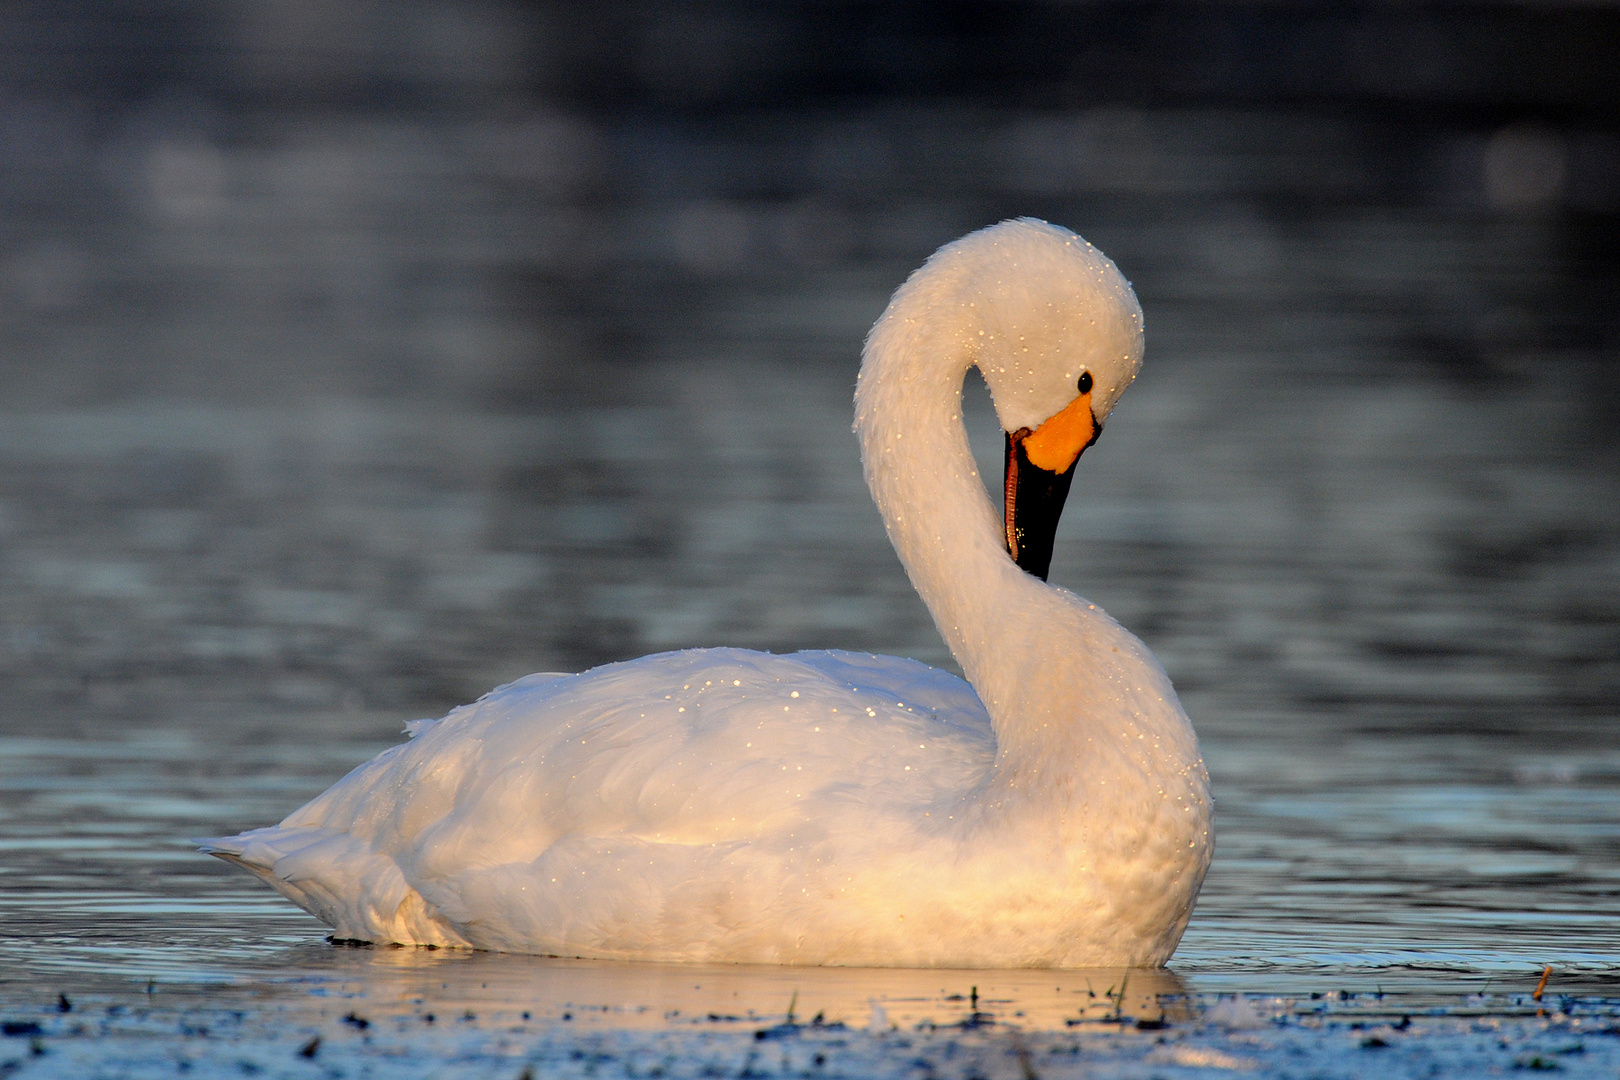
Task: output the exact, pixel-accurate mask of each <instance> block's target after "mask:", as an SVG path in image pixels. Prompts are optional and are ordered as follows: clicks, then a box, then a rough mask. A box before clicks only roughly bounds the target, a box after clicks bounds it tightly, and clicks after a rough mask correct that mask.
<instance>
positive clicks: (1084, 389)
mask: <svg viewBox="0 0 1620 1080" xmlns="http://www.w3.org/2000/svg"><path fill="white" fill-rule="evenodd" d="M1078 385H1079V387H1080V392H1081V393H1082V394H1089V393H1091V372H1089V371H1082V372H1081V373H1080V382H1079V384H1078Z"/></svg>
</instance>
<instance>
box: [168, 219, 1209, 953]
mask: <svg viewBox="0 0 1620 1080" xmlns="http://www.w3.org/2000/svg"><path fill="white" fill-rule="evenodd" d="M1141 358H1142V314H1141V309H1140V307H1139V306H1138V305H1137V301H1136V297H1135V295H1134V293H1133V292H1132V290H1131V287H1130V285H1129V283H1128V282H1127V281H1126V280H1125V278H1124V277H1123V276H1122V275H1121V274H1120V272H1119V271H1118V269H1117V268H1116V267H1115V266H1114V264H1113V263H1112V262H1111V261H1109V259H1108V258H1106V257H1105V256H1104V255H1103V254H1102V253H1101V252H1100V251H1098V250H1097V249H1096V248H1095V247H1093V246H1092V245H1091V244H1089V243H1087V242H1086V241H1085V240H1082V239H1081V238H1080V237H1079V236H1077V235H1075V234H1074V233H1072V232H1069V231H1068V230H1066V229H1062V228H1060V227H1057V226H1054V225H1050V224H1047V223H1045V222H1041V221H1037V220H1034V219H1028V218H1022V219H1017V220H1012V221H1004V222H1002V223H1000V224H998V225H994V226H991V227H989V228H985V229H981V230H979V231H977V232H974V233H971V234H969V235H967V236H965V237H963V238H961V239H959V240H957V241H955V242H953V243H950V244H947V245H946V246H944V247H942V248H941V249H939V251H937V252H936V253H935V254H934V255H933V256H932V257H931V258H929V259H928V261H927V262H926V263H925V264H924V265H923V266H922V267H921V268H920V269H918V270H917V271H916V272H915V273H913V274H912V275H911V277H910V278H909V279H908V280H907V281H906V282H905V283H904V284H903V285H902V286H901V287H900V289H899V290H898V291H897V292H896V293H895V294H894V297H893V299H892V300H891V301H890V303H889V305H888V308H887V309H886V310H885V311H884V313H883V315H882V316H881V317H880V318H879V319H878V321H877V323H876V324H875V325H874V326H873V328H872V331H871V333H870V335H869V336H868V338H867V341H866V345H865V348H864V350H863V353H862V364H861V371H860V376H859V379H858V382H857V387H856V391H855V425H854V426H855V431H856V433H857V435H858V436H859V441H860V447H861V459H862V462H863V465H864V470H865V476H866V481H867V485H868V487H869V488H870V490H871V494H872V498H873V500H874V501H875V502H876V504H877V507H878V510H879V512H880V513H881V514H882V517H883V521H884V524H885V526H886V527H887V530H888V535H889V539H890V541H891V543H892V544H893V546H894V549H895V551H896V552H897V553H898V554H899V557H900V561H901V562H902V563H903V564H904V566H905V569H906V572H907V573H908V574H909V575H910V577H911V581H912V583H913V584H914V586H915V587H916V589H917V592H918V593H919V594H920V595H921V597H922V599H923V601H924V602H925V603H926V604H927V606H928V609H929V611H930V612H931V614H932V615H933V618H934V621H935V623H936V625H937V626H938V628H939V632H940V633H941V634H942V635H943V637H944V639H945V641H946V643H947V644H948V645H949V646H950V649H951V652H952V654H953V655H954V656H955V657H956V658H957V660H958V662H960V664H961V666H962V669H963V671H964V672H965V673H966V675H967V681H966V682H964V681H962V680H961V679H958V678H956V677H955V676H953V675H950V674H947V673H945V672H942V671H938V670H935V669H933V668H929V667H927V666H926V665H923V664H921V663H918V662H916V661H913V660H905V659H899V658H896V657H890V656H871V655H865V654H859V653H851V652H838V651H828V652H798V653H793V654H789V655H774V654H771V653H761V652H752V651H746V650H742V649H733V648H714V649H691V650H685V651H680V652H668V653H660V654H657V655H653V656H645V657H642V658H640V659H638V660H631V661H627V662H622V663H612V664H607V665H604V666H602V667H597V668H593V669H591V670H589V671H585V672H582V673H580V674H577V675H554V674H540V675H530V676H528V677H527V678H522V679H519V680H517V681H516V682H513V683H510V684H508V685H506V686H502V687H499V688H497V689H495V690H493V691H491V692H490V693H488V694H487V695H485V696H484V697H483V698H481V699H480V700H478V701H477V702H475V703H473V704H471V705H466V706H463V707H461V708H458V709H456V710H454V711H452V712H451V713H450V714H449V715H447V716H445V717H444V718H443V719H440V720H436V721H415V722H413V723H411V724H408V725H407V731H408V732H409V734H410V736H411V737H410V739H409V740H408V741H407V742H405V743H402V744H401V745H398V746H395V747H393V748H391V749H389V750H386V751H384V752H383V753H382V754H380V755H379V756H377V757H376V758H374V759H373V760H371V761H369V762H367V763H365V764H363V765H361V766H359V767H358V768H356V769H355V770H354V771H353V772H351V773H349V775H347V776H346V777H344V778H343V779H342V780H340V781H338V783H337V784H335V785H334V786H333V787H332V788H331V789H329V790H328V791H326V792H325V793H324V794H322V795H320V796H318V797H316V798H315V799H314V800H313V801H312V802H310V803H309V804H308V805H306V806H304V807H302V808H301V809H299V810H296V811H294V812H293V813H292V814H291V815H289V816H288V817H287V818H286V820H284V821H283V822H282V823H281V824H280V825H277V826H274V827H270V828H261V829H254V830H251V831H249V832H244V833H242V834H240V835H237V836H231V837H225V838H218V839H210V840H201V841H198V844H199V845H200V846H201V848H202V850H203V851H205V852H207V853H208V854H212V855H216V856H218V857H220V858H222V859H225V860H227V861H229V862H231V863H234V864H236V865H237V866H240V867H242V868H244V869H246V870H248V871H250V872H252V873H253V874H256V875H258V877H260V878H261V879H263V880H264V881H265V882H266V883H267V884H269V885H270V886H271V887H272V888H274V889H275V890H276V891H278V892H280V893H281V894H282V895H283V896H285V897H287V898H288V899H289V900H291V901H293V902H294V903H296V904H298V905H299V906H300V907H302V908H304V909H305V910H307V911H309V912H310V913H311V914H313V915H314V916H316V917H317V918H318V919H320V920H322V921H323V922H325V923H326V924H327V925H329V926H330V927H331V928H332V931H333V937H334V939H355V940H359V941H369V942H393V943H401V944H417V945H437V946H470V947H473V948H478V949H489V950H497V951H509V952H525V953H539V954H546V955H556V956H577V957H590V958H597V959H626V960H657V961H685V962H747V963H771V964H822V965H853V966H890V967H1089V966H1101V965H1133V966H1149V967H1158V966H1161V965H1163V964H1164V962H1165V961H1166V960H1167V959H1168V958H1169V956H1170V955H1171V953H1172V951H1173V950H1174V949H1175V947H1176V944H1177V942H1178V941H1179V940H1180V938H1181V935H1182V932H1183V930H1185V928H1186V925H1187V919H1188V917H1189V915H1190V913H1191V910H1192V906H1193V902H1194V900H1195V898H1196V896H1197V894H1198V889H1199V886H1200V884H1201V883H1202V881H1203V878H1204V872H1205V870H1206V869H1207V868H1208V865H1209V860H1210V854H1211V850H1212V847H1213V834H1212V822H1211V815H1212V804H1211V798H1210V792H1209V778H1208V774H1207V772H1206V771H1205V768H1204V764H1203V761H1202V758H1201V756H1200V754H1199V749H1198V743H1197V739H1196V737H1195V735H1194V733H1193V729H1192V725H1191V723H1190V722H1189V721H1188V719H1187V715H1186V713H1185V712H1184V711H1183V710H1182V707H1181V705H1180V703H1179V701H1178V700H1177V698H1176V694H1175V691H1174V689H1172V687H1171V684H1170V681H1169V679H1168V677H1167V676H1166V675H1165V673H1164V670H1163V668H1161V667H1160V666H1159V664H1158V662H1157V661H1156V660H1155V659H1154V657H1153V655H1152V654H1151V653H1150V652H1149V651H1148V649H1147V647H1146V646H1145V645H1143V644H1142V642H1140V641H1138V640H1137V639H1136V638H1135V637H1134V636H1133V635H1132V634H1130V633H1129V632H1128V631H1127V630H1125V629H1124V628H1123V627H1121V626H1120V625H1119V624H1118V623H1117V622H1115V621H1114V620H1113V619H1112V618H1110V617H1109V616H1108V615H1106V614H1105V613H1104V612H1103V611H1102V610H1101V609H1100V608H1099V607H1097V605H1095V604H1092V603H1089V602H1088V601H1086V600H1084V599H1082V598H1081V597H1079V596H1076V595H1075V594H1074V593H1071V592H1068V591H1067V590H1065V589H1061V588H1058V587H1055V586H1053V585H1049V584H1047V582H1046V581H1045V577H1046V574H1047V569H1048V564H1049V561H1050V558H1051V553H1052V536H1053V532H1054V530H1055V528H1056V524H1057V515H1058V512H1059V510H1060V509H1061V507H1062V503H1063V500H1064V498H1065V496H1066V494H1067V491H1068V487H1069V481H1070V478H1071V477H1072V475H1073V469H1074V463H1075V460H1076V459H1077V458H1078V457H1079V456H1080V454H1081V452H1082V451H1083V450H1084V449H1085V448H1086V447H1087V446H1089V445H1091V443H1092V442H1094V441H1095V440H1096V438H1097V435H1098V433H1099V432H1100V431H1101V429H1102V424H1103V422H1104V421H1105V420H1106V419H1107V417H1108V414H1109V412H1110V410H1111V409H1112V408H1113V406H1114V404H1115V402H1116V401H1117V400H1118V398H1119V395H1120V394H1121V392H1122V391H1124V389H1125V388H1126V386H1127V385H1128V384H1129V383H1130V382H1131V381H1132V380H1133V379H1134V378H1135V376H1136V372H1137V369H1138V367H1139V366H1140V363H1141ZM974 365H977V367H978V368H979V371H980V372H981V373H982V374H983V376H984V379H985V381H986V383H987V384H988V385H989V388H990V392H991V396H992V400H993V402H994V406H995V411H996V414H997V417H998V418H999V420H1000V422H1001V425H1002V427H1003V428H1004V429H1005V431H1006V433H1007V435H1006V440H1005V441H1006V450H1007V459H1006V460H1007V467H1006V474H1005V494H1004V506H1003V510H1002V511H1001V512H999V513H998V511H997V510H996V509H995V508H994V507H993V506H992V505H991V502H990V500H989V499H988V498H987V496H986V492H985V489H984V485H983V483H982V481H981V480H980V477H979V473H978V470H977V469H976V467H975V465H974V460H973V457H972V455H971V453H970V452H969V447H968V439H967V435H966V432H965V430H964V428H963V422H962V405H961V392H962V383H963V379H964V377H965V376H966V374H967V371H968V369H969V368H970V367H971V366H974ZM970 684H971V685H970Z"/></svg>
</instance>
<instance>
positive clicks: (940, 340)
mask: <svg viewBox="0 0 1620 1080" xmlns="http://www.w3.org/2000/svg"><path fill="white" fill-rule="evenodd" d="M1141 364H1142V309H1141V307H1140V305H1138V304H1137V302H1136V294H1135V293H1133V292H1132V291H1131V286H1130V282H1128V281H1126V280H1125V277H1124V275H1123V274H1121V273H1120V272H1119V269H1118V268H1117V267H1116V266H1114V264H1113V262H1111V261H1110V260H1109V259H1108V257H1107V256H1105V255H1104V254H1103V253H1102V252H1100V251H1098V250H1097V249H1096V248H1095V247H1093V246H1092V245H1091V244H1089V243H1087V242H1086V241H1085V240H1083V239H1081V238H1080V237H1079V236H1076V235H1075V234H1074V233H1072V232H1070V231H1069V230H1067V229H1064V228H1060V227H1058V226H1056V225H1049V224H1047V223H1046V222H1044V221H1037V220H1035V219H1033V218H1018V219H1016V220H1012V221H1003V222H1001V223H1000V224H999V225H992V226H990V227H989V228H985V229H980V230H979V231H977V232H973V233H969V234H968V235H967V236H964V237H962V238H961V239H960V240H956V241H954V242H952V243H949V244H946V245H945V246H944V247H942V248H940V249H939V250H938V251H936V252H935V253H934V254H933V256H932V257H930V258H929V260H928V261H927V262H926V263H925V264H923V266H922V267H921V268H920V269H918V270H917V271H916V272H915V273H914V274H912V275H911V277H910V278H909V279H908V280H907V281H906V283H905V284H904V285H902V286H901V287H900V288H899V290H897V291H896V292H895V294H894V297H893V299H891V300H890V302H889V307H888V309H887V310H885V312H884V313H883V316H882V317H881V318H879V319H878V321H877V323H876V324H875V325H874V326H873V327H872V332H871V334H870V335H868V337H867V339H866V347H865V349H864V350H863V360H862V366H861V377H860V379H859V381H858V383H857V386H856V392H855V428H856V430H857V431H858V432H859V433H860V434H861V439H862V458H863V461H864V462H865V464H866V472H867V481H868V484H869V485H870V486H871V487H872V496H873V498H874V499H875V500H876V501H877V504H878V506H879V508H880V509H883V510H884V512H885V517H886V518H890V517H891V515H892V516H893V520H891V522H890V535H891V537H896V548H897V549H902V544H901V542H900V540H899V539H898V537H897V534H896V531H895V530H896V528H897V523H898V521H899V520H900V518H899V513H900V510H899V506H898V504H896V505H895V506H890V503H891V498H890V488H891V486H892V485H893V484H894V483H896V482H898V481H897V477H896V475H895V474H894V470H893V469H892V468H890V467H883V466H880V463H887V462H892V461H893V459H892V458H891V457H890V455H891V453H892V451H893V449H894V447H895V446H896V445H898V443H897V440H900V439H902V438H903V437H904V436H905V431H904V430H903V429H904V428H905V427H906V425H907V423H908V421H907V420H906V419H905V418H907V417H910V416H914V415H915V414H914V413H913V412H912V411H911V409H912V402H913V401H914V400H915V399H916V395H918V394H921V393H923V392H924V384H925V383H926V382H928V381H929V380H931V379H932V378H935V377H937V378H939V379H941V380H943V381H942V382H941V383H939V384H938V386H937V391H938V392H941V393H945V392H950V393H959V392H960V389H961V380H962V376H963V374H964V373H965V372H966V369H967V368H968V367H977V368H978V369H979V371H980V373H981V374H982V375H983V376H984V381H985V383H986V384H987V385H988V386H989V388H990V397H991V400H992V401H993V402H994V405H995V410H996V416H997V418H998V419H999V420H1000V422H1001V426H1002V429H1003V431H1004V432H1005V433H1006V438H1007V474H1006V477H1005V481H1006V483H1005V491H1006V497H1005V504H1004V522H1005V527H1006V532H1005V536H1004V542H1005V545H1006V548H1007V551H1008V553H1009V554H1011V555H1012V558H1013V560H1014V561H1015V562H1016V563H1017V564H1018V565H1019V566H1020V567H1021V568H1023V569H1024V570H1026V571H1027V572H1029V573H1031V574H1034V575H1036V576H1038V577H1041V578H1045V577H1046V572H1047V568H1048V566H1049V565H1050V563H1051V557H1052V541H1053V537H1054V535H1055V533H1056V530H1057V520H1058V515H1059V514H1060V513H1061V512H1062V509H1063V502H1064V500H1065V498H1066V497H1067V495H1068V491H1069V482H1070V480H1071V479H1072V477H1073V474H1074V464H1075V461H1076V460H1078V458H1079V457H1080V454H1081V453H1082V452H1083V451H1084V450H1085V448H1086V447H1088V446H1090V445H1091V444H1092V443H1093V442H1095V441H1096V439H1097V436H1098V434H1100V433H1101V431H1102V426H1103V423H1104V422H1105V421H1106V420H1107V419H1108V414H1109V413H1110V412H1112V411H1113V408H1114V405H1115V403H1116V402H1118V400H1119V396H1120V395H1121V394H1122V393H1124V391H1125V388H1126V387H1127V386H1129V385H1130V384H1131V381H1132V380H1133V379H1135V378H1136V372H1137V369H1138V368H1139V367H1141ZM947 382H954V386H949V387H948V386H947V385H946V383H947ZM958 431H960V429H958ZM912 434H913V435H915V434H916V433H915V431H913V433H912ZM905 445H907V446H908V447H914V446H917V445H918V444H917V443H916V442H915V441H912V442H908V443H906V444H905ZM964 448H965V441H964ZM901 557H902V559H904V558H906V553H905V550H902V553H901ZM907 565H908V567H909V566H910V563H908V564H907Z"/></svg>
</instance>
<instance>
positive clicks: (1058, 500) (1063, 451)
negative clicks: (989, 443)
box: [1003, 393, 1102, 581]
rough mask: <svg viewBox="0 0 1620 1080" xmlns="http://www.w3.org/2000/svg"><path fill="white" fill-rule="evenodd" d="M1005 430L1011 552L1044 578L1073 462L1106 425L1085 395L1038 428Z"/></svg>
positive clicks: (1005, 484)
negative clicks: (1103, 425) (1098, 419)
mask: <svg viewBox="0 0 1620 1080" xmlns="http://www.w3.org/2000/svg"><path fill="white" fill-rule="evenodd" d="M1005 434H1006V437H1007V465H1006V470H1005V472H1004V473H1003V487H1004V500H1005V502H1004V506H1003V513H1004V521H1005V523H1006V530H1007V533H1006V541H1007V553H1008V554H1009V555H1011V556H1012V558H1013V562H1015V563H1017V564H1018V566H1019V568H1020V569H1021V570H1023V571H1024V572H1025V573H1028V574H1034V575H1035V576H1036V577H1038V578H1040V579H1041V580H1042V581H1045V580H1046V575H1047V573H1048V572H1049V571H1050V570H1051V568H1052V543H1053V541H1054V540H1055V539H1056V537H1057V526H1058V519H1059V518H1060V517H1062V516H1063V504H1064V502H1065V501H1067V499H1068V497H1069V485H1070V484H1071V483H1072V482H1073V481H1074V466H1075V462H1077V461H1079V460H1080V455H1081V454H1083V453H1085V452H1086V448H1087V447H1088V446H1090V445H1091V444H1092V443H1094V442H1096V441H1097V436H1099V435H1101V434H1102V425H1101V424H1099V423H1098V422H1097V419H1096V417H1094V416H1093V415H1092V413H1091V395H1090V394H1089V393H1085V394H1081V395H1080V396H1079V397H1077V398H1075V399H1074V401H1072V402H1070V404H1069V406H1068V407H1067V408H1065V409H1064V410H1063V411H1062V412H1060V413H1058V414H1057V415H1055V416H1053V417H1052V418H1051V419H1049V420H1047V421H1046V422H1045V423H1044V424H1042V425H1041V426H1040V427H1038V428H1035V429H1033V430H1031V429H1030V428H1019V429H1018V430H1017V431H1009V432H1006V433H1005Z"/></svg>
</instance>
